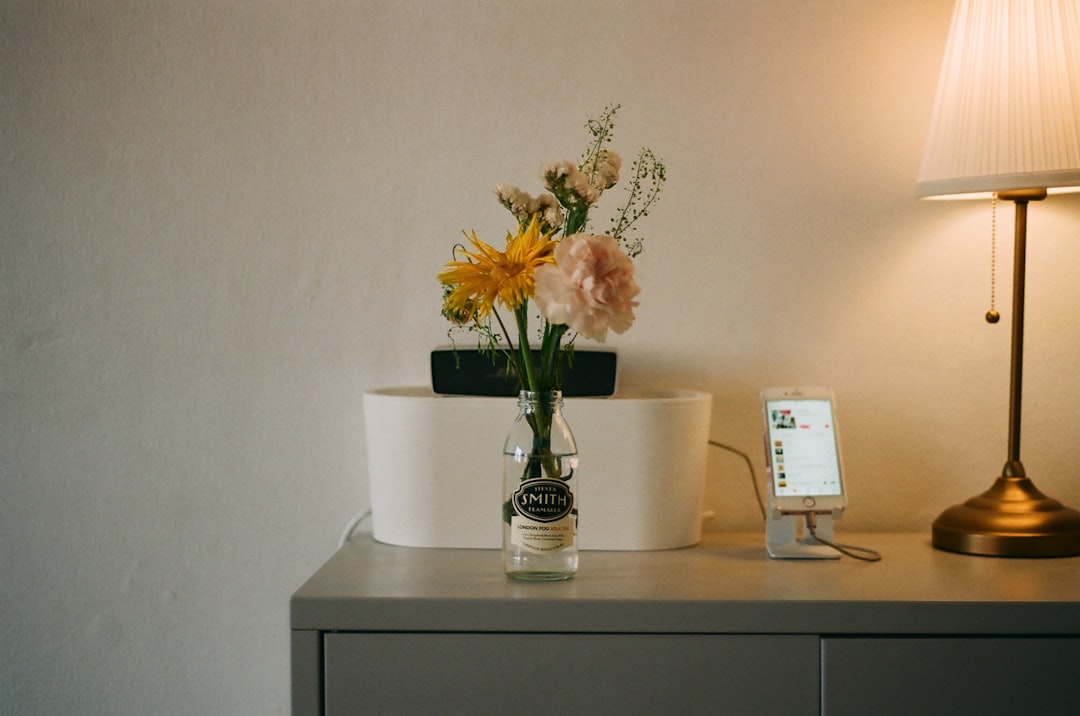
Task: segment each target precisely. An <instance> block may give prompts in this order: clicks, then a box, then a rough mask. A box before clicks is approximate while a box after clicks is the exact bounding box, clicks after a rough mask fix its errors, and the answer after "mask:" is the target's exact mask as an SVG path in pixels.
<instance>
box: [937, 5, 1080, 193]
mask: <svg viewBox="0 0 1080 716" xmlns="http://www.w3.org/2000/svg"><path fill="white" fill-rule="evenodd" d="M1058 187H1068V188H1071V189H1072V190H1074V191H1080V2H1077V0H959V2H958V3H957V5H956V11H955V13H954V15H953V22H952V29H951V30H950V33H949V41H948V44H947V46H946V50H945V59H944V62H943V63H942V68H941V78H940V81H939V84H938V90H937V98H936V101H935V103H934V111H933V115H932V117H931V122H930V133H929V135H928V138H927V143H926V149H925V153H924V154H923V161H922V167H921V169H920V171H919V178H918V181H917V183H916V194H917V195H918V196H920V197H938V196H950V197H955V196H957V195H974V196H979V195H981V196H984V197H989V196H991V194H992V193H993V192H997V191H1007V190H1012V189H1030V188H1046V189H1051V188H1058ZM966 198H974V197H972V196H968V197H966Z"/></svg>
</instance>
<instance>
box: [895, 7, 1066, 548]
mask: <svg viewBox="0 0 1080 716" xmlns="http://www.w3.org/2000/svg"><path fill="white" fill-rule="evenodd" d="M1063 189H1064V190H1069V189H1072V190H1080V0H959V2H957V4H956V8H955V11H954V14H953V19H952V26H951V29H950V32H949V40H948V44H947V46H946V49H945V59H944V61H943V63H942V68H941V78H940V80H939V83H938V89H937V98H936V100H935V103H934V110H933V114H932V117H931V123H930V133H929V136H928V138H927V142H926V148H925V152H924V154H923V160H922V166H921V168H920V170H919V178H918V181H917V183H916V194H917V195H918V196H919V197H926V198H930V197H937V198H944V197H949V198H953V197H960V198H963V197H967V196H972V197H976V196H984V197H989V196H996V197H997V198H998V199H1001V200H1007V201H1011V202H1014V203H1015V240H1014V257H1013V296H1012V315H1011V321H1012V341H1011V343H1012V345H1011V351H1012V354H1011V364H1010V385H1009V436H1008V458H1007V460H1006V462H1005V466H1004V468H1003V470H1002V473H1001V476H1000V477H999V478H997V480H996V481H995V482H994V484H993V485H992V486H991V487H990V489H989V490H987V491H986V492H984V493H982V494H981V495H977V496H975V497H972V498H971V499H969V500H967V501H966V502H964V503H963V504H959V505H954V506H953V507H950V508H948V509H947V510H945V511H944V512H943V513H941V515H940V516H939V517H938V518H937V520H935V521H934V525H933V544H934V546H935V547H937V548H940V549H944V550H949V551H953V552H962V553H965V554H978V555H990V556H999V557H1058V556H1067V555H1076V554H1080V512H1077V511H1076V510H1074V509H1071V508H1069V507H1065V506H1063V505H1062V504H1061V503H1060V502H1058V501H1057V500H1054V499H1051V498H1049V497H1047V496H1046V495H1044V494H1043V493H1041V492H1040V491H1039V490H1038V488H1036V487H1035V485H1034V483H1033V482H1032V481H1031V479H1029V478H1028V477H1027V475H1026V474H1025V472H1024V466H1023V464H1022V463H1021V462H1020V422H1021V420H1020V418H1021V402H1020V399H1021V387H1022V374H1023V353H1024V348H1023V343H1024V272H1025V271H1024V264H1025V255H1026V243H1027V211H1028V204H1029V203H1030V202H1034V201H1040V200H1042V199H1045V198H1046V196H1047V194H1048V193H1054V192H1055V191H1059V190H1063ZM995 319H996V316H994V315H991V314H988V315H987V320H995Z"/></svg>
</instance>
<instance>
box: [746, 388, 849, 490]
mask: <svg viewBox="0 0 1080 716" xmlns="http://www.w3.org/2000/svg"><path fill="white" fill-rule="evenodd" d="M765 411H766V418H767V421H768V422H767V425H768V431H769V451H770V453H771V454H770V456H769V459H770V462H771V463H772V477H773V490H774V494H775V495H776V496H777V497H805V496H812V495H813V496H818V495H842V494H844V491H843V485H842V484H841V482H840V458H839V450H838V448H837V443H836V425H835V423H834V422H833V411H832V403H831V402H830V401H829V400H826V399H816V398H811V399H805V398H804V399H799V400H785V399H779V400H769V401H767V402H766V404H765Z"/></svg>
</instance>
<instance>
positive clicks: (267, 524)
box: [0, 0, 1080, 714]
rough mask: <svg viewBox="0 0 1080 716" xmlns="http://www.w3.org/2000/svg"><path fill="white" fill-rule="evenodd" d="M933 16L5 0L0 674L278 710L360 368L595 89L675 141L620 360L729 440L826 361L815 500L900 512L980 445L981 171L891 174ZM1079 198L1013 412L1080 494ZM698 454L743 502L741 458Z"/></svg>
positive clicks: (362, 496)
mask: <svg viewBox="0 0 1080 716" xmlns="http://www.w3.org/2000/svg"><path fill="white" fill-rule="evenodd" d="M950 14H951V2H949V0H917V1H911V2H866V1H865V0H812V1H809V2H802V1H800V2H796V1H795V0H791V1H787V0H769V1H764V2H758V1H750V0H728V1H726V2H721V1H717V2H706V1H704V0H702V1H698V2H672V1H671V0H633V1H628V2H581V1H580V0H553V1H544V2H517V1H510V2H508V1H505V0H499V1H495V0H472V1H466V0H452V1H451V0H448V1H446V2H442V1H438V0H429V1H426V2H419V1H416V0H412V1H408V0H406V1H405V2H402V1H401V0H377V1H370V0H369V1H360V0H267V1H265V2H263V1H260V2H255V1H253V0H245V1H242V2H236V1H234V0H201V1H200V0H179V1H177V2H143V1H141V0H138V1H135V0H113V1H111V2H105V1H101V2H87V1H85V0H67V1H65V0H48V1H43V2H30V1H25V0H7V1H6V2H2V3H0V319H2V331H0V481H2V484H0V495H2V497H0V574H2V575H3V576H2V578H0V623H3V624H4V636H3V638H2V639H0V694H3V697H2V698H0V702H3V704H4V706H0V711H4V710H5V708H7V709H9V710H10V711H11V712H13V713H110V714H144V713H156V714H166V713H175V714H190V713H220V714H225V713H228V714H241V713H250V714H270V713H285V712H286V710H287V703H288V672H287V664H288V653H287V628H288V621H287V600H288V597H289V595H290V594H291V592H292V591H293V590H294V589H295V588H296V587H297V586H299V584H300V582H301V581H302V580H303V579H304V577H306V576H307V574H308V573H309V572H310V571H311V570H312V569H314V568H315V567H316V566H317V565H318V564H319V563H320V562H321V560H322V559H324V558H325V557H327V556H328V555H329V554H330V553H331V552H332V551H333V550H334V549H335V546H336V543H337V540H338V537H339V534H340V532H341V530H342V529H343V528H344V527H345V525H346V523H347V522H348V521H349V519H350V518H351V517H352V516H353V515H354V514H356V513H358V512H360V511H362V510H363V509H364V508H365V507H366V505H367V489H366V469H365V466H364V446H363V441H362V426H363V422H362V421H363V416H362V414H361V396H362V394H363V392H364V391H365V390H366V389H370V388H377V387H383V386H391V385H415V384H423V383H424V382H426V380H427V372H426V371H427V360H428V357H427V355H428V351H429V349H430V348H432V347H433V346H435V345H438V344H440V343H442V342H443V341H444V340H445V335H444V332H445V326H444V324H443V322H442V320H441V319H440V317H439V315H438V301H439V289H438V286H437V285H436V284H435V281H434V278H433V276H434V273H435V272H436V271H437V270H438V269H439V267H440V265H441V263H442V262H443V261H445V260H446V259H447V258H448V255H449V246H450V244H451V243H452V242H454V241H455V240H457V238H458V237H459V236H460V233H459V232H460V231H461V230H462V229H476V230H477V231H478V232H479V233H480V234H481V235H482V236H486V237H488V238H491V239H495V238H498V237H500V236H501V235H502V232H504V231H505V230H506V228H507V222H506V218H507V217H506V216H505V215H504V213H503V211H502V209H501V208H500V207H498V206H497V205H496V204H495V202H494V201H493V199H492V198H491V195H490V188H491V186H492V185H493V184H494V183H496V182H498V181H508V182H511V183H517V184H519V185H522V186H524V187H526V188H533V189H536V188H538V185H539V182H538V181H537V179H536V175H537V172H538V171H539V168H540V166H541V165H542V164H543V163H545V162H547V161H549V160H553V159H560V158H571V159H572V158H576V157H577V156H578V154H579V153H580V151H581V150H582V148H583V146H584V142H585V140H586V135H585V131H584V129H583V127H582V124H583V122H584V118H585V117H586V115H590V114H591V115H595V114H597V113H598V112H599V111H600V110H601V109H602V108H603V106H604V105H605V104H606V103H608V102H621V103H622V105H623V109H622V112H621V118H620V121H619V124H618V128H617V135H616V144H615V147H616V148H617V149H620V150H622V151H623V153H624V154H626V155H630V154H632V153H633V152H634V151H635V150H636V148H637V147H638V146H640V145H641V144H649V145H650V146H652V147H653V148H654V149H655V150H656V151H657V153H659V154H660V155H661V156H662V157H663V158H664V159H665V160H666V162H667V166H668V171H669V176H670V181H669V183H668V186H667V189H666V192H665V194H664V197H663V200H662V202H661V203H660V205H659V206H658V207H657V209H656V210H655V212H653V215H652V216H651V217H650V221H649V224H648V225H647V226H646V227H645V230H646V231H647V232H648V235H649V240H648V244H647V248H646V252H645V254H644V255H643V256H642V257H641V259H640V260H639V261H638V270H639V279H640V283H641V284H642V286H643V293H642V296H641V301H642V305H641V308H640V311H639V314H638V321H637V324H636V325H635V326H634V328H633V329H632V330H631V331H630V332H629V333H627V334H625V335H624V336H620V337H617V339H616V340H613V341H612V345H614V346H615V347H616V348H617V349H618V350H619V352H620V356H621V361H622V367H623V373H622V381H623V383H624V384H626V385H661V386H678V387H688V388H696V389H703V390H708V391H711V392H712V393H713V394H714V395H715V403H714V410H713V436H714V437H715V438H716V439H719V440H723V441H725V442H728V443H731V444H735V445H738V446H740V447H742V448H743V449H745V450H748V451H750V452H752V453H753V454H754V455H755V456H757V455H758V454H759V451H760V445H761V432H760V428H759V424H758V409H757V393H758V391H759V389H760V388H762V387H765V386H767V385H773V384H783V383H802V384H822V383H823V384H828V385H831V386H833V387H834V388H835V390H836V391H837V394H838V398H839V405H840V415H841V419H842V421H843V424H844V429H845V433H844V437H845V458H846V462H847V467H848V473H849V484H850V491H851V509H850V510H849V513H848V515H847V516H846V517H845V520H844V522H843V523H842V526H841V530H844V529H849V530H864V529H875V528H881V529H897V528H900V529H918V530H928V525H929V522H930V521H931V520H932V519H933V517H934V516H935V515H936V514H937V513H938V512H939V511H940V510H941V509H943V508H944V507H947V506H948V505H950V504H952V503H954V502H956V501H959V500H960V499H963V498H966V497H967V496H969V495H970V494H973V493H974V492H977V491H980V490H981V489H983V488H984V487H985V486H987V485H988V484H989V481H990V479H991V478H992V477H993V476H994V475H995V474H996V473H997V472H998V470H999V469H1000V466H1001V463H1002V462H1003V460H1004V457H1005V455H1004V451H1005V445H1004V440H1005V431H1006V420H1005V411H1006V404H1007V395H1006V390H1007V371H1008V328H1007V323H1006V322H1004V321H1003V322H1002V323H1001V324H999V325H998V326H997V327H994V328H991V327H988V326H987V325H986V324H985V323H983V321H982V314H983V312H984V311H985V310H986V308H987V293H988V256H989V236H988V230H989V224H990V214H989V207H988V206H987V205H985V204H983V205H975V204H955V203H954V204H944V203H927V202H919V201H916V200H915V199H914V198H913V186H914V181H915V174H916V171H917V168H918V163H919V159H920V155H921V151H922V142H923V138H924V133H925V131H926V125H927V121H928V118H929V111H930V103H931V100H932V97H933V93H934V88H935V84H936V80H937V71H938V63H939V61H940V58H941V55H942V51H943V49H944V41H945V36H946V33H947V30H948V22H949V17H950ZM1011 219H1012V211H1011V208H1010V207H1003V208H1002V209H1001V211H1000V212H999V223H1000V224H1001V225H1003V226H1004V229H1003V230H1002V232H1001V233H1002V234H1003V239H1002V241H1001V246H1002V249H1001V250H1000V251H999V255H1000V256H1001V264H1000V267H999V278H998V285H999V288H1000V290H1001V291H1002V295H1001V296H1000V297H999V306H1001V307H1002V311H1003V313H1005V314H1006V319H1007V318H1008V316H1007V307H1008V300H1007V296H1006V293H1005V292H1007V291H1008V289H1009V286H1010V279H1009V273H1010V252H1009V250H1008V245H1009V233H1010V223H1011ZM1078 229H1080V200H1078V199H1077V198H1075V197H1074V198H1058V199H1053V200H1051V201H1048V202H1046V203H1045V204H1042V205H1036V206H1034V207H1033V209H1032V213H1031V235H1032V242H1031V244H1032V245H1031V251H1030V255H1029V262H1028V263H1029V277H1030V282H1031V283H1030V288H1029V296H1028V306H1029V323H1028V362H1027V383H1026V386H1025V387H1026V400H1027V403H1026V405H1027V408H1028V411H1027V419H1026V422H1025V443H1024V445H1025V452H1024V458H1025V463H1026V464H1027V467H1028V471H1029V473H1030V474H1031V475H1032V476H1034V477H1035V478H1036V482H1037V483H1038V484H1039V486H1040V487H1042V488H1043V489H1044V491H1046V492H1049V493H1050V494H1052V495H1054V496H1056V497H1058V498H1060V499H1062V500H1063V501H1066V502H1068V503H1070V504H1072V505H1074V506H1075V505H1078V504H1080V481H1078V480H1077V477H1078V476H1077V470H1076V467H1075V461H1074V460H1073V459H1072V455H1071V450H1072V448H1073V442H1074V436H1075V429H1074V427H1073V426H1074V425H1075V424H1077V422H1078V421H1080V403H1078V401H1077V400H1076V396H1077V395H1078V393H1080V374H1078V372H1077V371H1076V370H1075V366H1076V364H1077V361H1078V359H1080V331H1077V329H1076V321H1075V320H1074V316H1075V314H1076V306H1077V305H1078V303H1080V289H1078V288H1077V284H1076V281H1075V268H1074V267H1075V266H1076V265H1077V259H1078V257H1080V243H1078V241H1077V238H1078V237H1077V234H1078ZM508 420H509V418H508ZM497 439H498V438H497ZM584 449H585V450H587V446H584ZM709 484H710V487H709V503H710V505H709V506H710V507H711V508H712V509H714V510H715V511H716V513H717V517H716V519H715V520H714V521H713V522H712V523H711V525H712V527H714V528H716V529H729V528H730V529H757V528H758V527H757V521H756V516H755V515H756V508H755V506H754V501H753V497H752V493H751V491H750V488H749V484H748V482H747V477H746V475H745V473H744V471H743V465H742V463H741V462H740V461H739V460H738V459H736V458H732V457H729V456H726V455H723V454H720V453H715V454H713V455H712V456H711V457H710V474H709ZM886 558H887V556H886ZM582 569H583V571H587V569H588V565H587V562H585V563H584V566H583V568H582Z"/></svg>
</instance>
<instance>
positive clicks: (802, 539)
mask: <svg viewBox="0 0 1080 716" xmlns="http://www.w3.org/2000/svg"><path fill="white" fill-rule="evenodd" d="M841 514H843V510H840V509H835V510H833V511H832V512H818V513H815V515H814V516H815V518H816V519H817V526H816V527H815V528H814V529H815V532H816V533H817V535H818V536H819V537H821V538H822V539H824V540H828V541H829V542H832V540H833V521H834V520H836V519H839V518H840V515H841ZM765 549H766V550H767V551H768V552H769V556H770V557H772V558H773V559H840V553H839V552H837V551H836V550H835V549H833V548H832V547H829V546H828V545H824V544H821V543H820V542H818V541H817V540H815V539H814V538H813V536H811V535H810V531H809V530H808V529H807V528H806V514H805V513H788V514H783V513H781V512H780V510H779V509H777V508H775V507H771V508H770V510H769V516H768V519H766V520H765Z"/></svg>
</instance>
